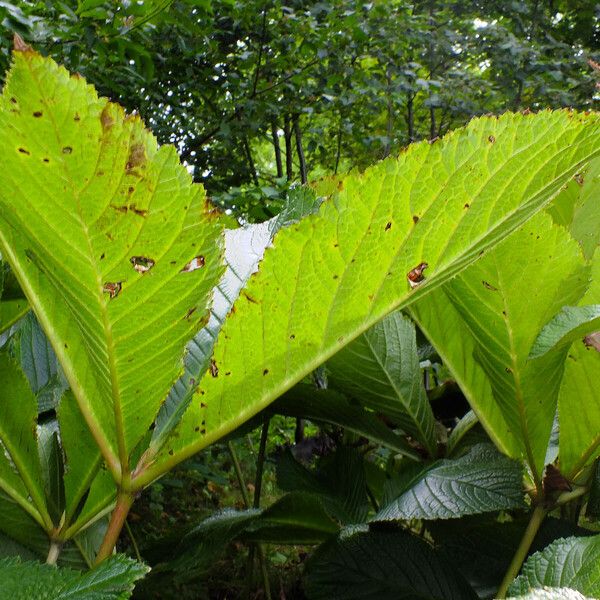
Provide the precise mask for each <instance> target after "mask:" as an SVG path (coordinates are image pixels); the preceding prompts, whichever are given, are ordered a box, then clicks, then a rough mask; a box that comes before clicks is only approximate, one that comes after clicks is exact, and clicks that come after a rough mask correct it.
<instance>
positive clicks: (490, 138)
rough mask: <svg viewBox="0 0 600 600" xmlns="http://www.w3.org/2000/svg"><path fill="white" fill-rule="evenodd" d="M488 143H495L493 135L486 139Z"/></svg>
mask: <svg viewBox="0 0 600 600" xmlns="http://www.w3.org/2000/svg"><path fill="white" fill-rule="evenodd" d="M488 141H489V142H490V144H493V143H494V142H495V141H496V138H495V137H494V136H493V135H490V136H489V137H488Z"/></svg>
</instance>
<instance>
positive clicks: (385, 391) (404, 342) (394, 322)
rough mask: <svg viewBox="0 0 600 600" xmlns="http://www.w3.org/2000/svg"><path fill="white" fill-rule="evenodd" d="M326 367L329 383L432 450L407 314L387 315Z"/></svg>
mask: <svg viewBox="0 0 600 600" xmlns="http://www.w3.org/2000/svg"><path fill="white" fill-rule="evenodd" d="M327 369H328V371H329V375H328V381H329V382H330V385H331V386H332V387H334V388H337V389H340V390H342V391H343V392H344V393H346V394H348V395H350V396H352V397H354V398H356V399H357V400H358V401H359V402H360V403H361V404H362V405H364V406H366V407H368V408H371V409H373V410H374V411H376V412H378V413H381V414H383V415H386V416H387V417H390V418H391V419H393V420H395V421H396V422H397V423H398V425H399V426H400V427H401V428H402V429H403V430H404V431H405V432H406V433H408V434H409V435H411V436H413V437H415V438H416V439H417V440H418V441H420V442H421V443H422V444H423V445H424V446H425V448H426V449H427V451H428V453H429V455H430V456H435V454H436V452H437V442H436V437H435V418H434V416H433V412H432V410H431V406H430V405H429V400H428V399H427V394H426V393H425V387H424V386H423V377H422V375H421V369H420V367H419V356H418V354H417V342H416V334H415V326H414V324H413V323H412V321H411V320H410V319H408V318H406V317H404V316H403V315H402V314H401V313H400V312H395V313H392V314H391V315H388V316H387V317H385V318H384V319H382V320H381V321H380V322H379V323H377V324H375V325H374V326H373V327H371V329H369V330H368V331H366V332H365V333H363V334H362V335H361V336H359V337H358V338H356V339H355V340H354V341H352V342H350V343H349V344H348V345H347V346H346V347H345V348H343V349H342V350H341V351H340V352H338V353H337V354H335V356H333V357H332V358H331V359H330V360H329V361H328V362H327Z"/></svg>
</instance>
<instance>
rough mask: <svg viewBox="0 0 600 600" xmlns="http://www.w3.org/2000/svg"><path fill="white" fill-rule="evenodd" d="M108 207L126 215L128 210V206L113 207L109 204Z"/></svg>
mask: <svg viewBox="0 0 600 600" xmlns="http://www.w3.org/2000/svg"><path fill="white" fill-rule="evenodd" d="M110 207H111V208H112V209H114V210H116V211H118V212H121V213H126V212H127V211H128V210H129V207H128V206H115V205H114V204H111V205H110Z"/></svg>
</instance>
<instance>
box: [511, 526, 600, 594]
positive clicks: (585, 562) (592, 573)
mask: <svg viewBox="0 0 600 600" xmlns="http://www.w3.org/2000/svg"><path fill="white" fill-rule="evenodd" d="M542 586H550V587H553V586H555V587H569V588H572V589H574V590H577V591H578V592H581V593H583V594H589V595H590V596H592V597H598V595H600V536H598V535H595V536H593V537H586V538H578V537H569V538H564V539H560V540H556V541H555V542H552V544H550V545H549V546H547V547H546V548H544V550H542V551H540V552H536V553H535V554H533V555H532V556H530V557H529V558H528V559H527V561H526V562H525V564H524V565H523V568H522V569H521V574H520V575H519V576H518V577H517V578H516V579H515V581H514V582H513V584H512V585H511V586H510V588H509V593H510V594H512V595H519V594H525V593H526V592H528V591H529V590H530V589H532V588H536V587H542Z"/></svg>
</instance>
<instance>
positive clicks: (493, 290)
mask: <svg viewBox="0 0 600 600" xmlns="http://www.w3.org/2000/svg"><path fill="white" fill-rule="evenodd" d="M481 283H483V287H484V288H486V289H487V290H491V291H492V292H497V291H498V288H497V287H494V286H493V285H492V284H491V283H488V282H487V281H482V282H481Z"/></svg>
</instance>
